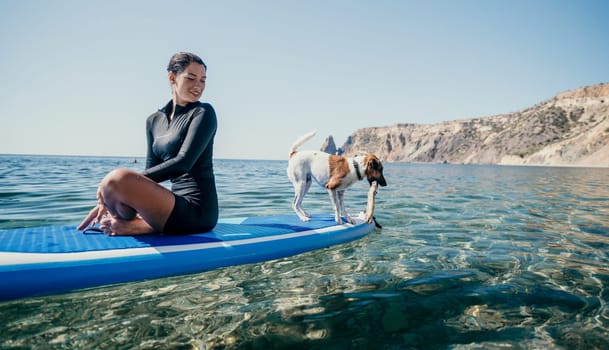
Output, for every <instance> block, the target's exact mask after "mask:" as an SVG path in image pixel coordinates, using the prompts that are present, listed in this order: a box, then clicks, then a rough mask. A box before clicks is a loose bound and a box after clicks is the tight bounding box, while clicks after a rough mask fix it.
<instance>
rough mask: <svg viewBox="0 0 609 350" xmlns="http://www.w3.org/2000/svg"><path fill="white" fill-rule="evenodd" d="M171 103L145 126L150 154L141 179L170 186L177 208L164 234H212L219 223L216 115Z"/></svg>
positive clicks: (198, 105)
mask: <svg viewBox="0 0 609 350" xmlns="http://www.w3.org/2000/svg"><path fill="white" fill-rule="evenodd" d="M172 109H173V102H172V101H170V102H169V103H168V104H167V105H166V106H165V107H163V108H161V109H160V110H158V111H157V112H155V113H153V114H152V115H151V116H150V117H148V119H147V120H146V135H147V140H148V151H147V156H146V170H145V171H144V172H143V175H145V176H147V177H148V178H150V179H152V180H154V181H156V182H162V181H166V180H171V183H172V185H171V191H172V192H173V193H174V196H175V199H176V201H175V205H174V208H173V210H172V212H171V215H170V216H169V219H168V220H167V223H166V224H165V228H164V230H163V231H164V233H167V234H185V233H194V232H205V231H209V230H211V229H212V228H213V227H214V226H215V225H216V223H217V221H218V195H217V193H216V182H215V177H214V170H213V144H214V136H215V135H216V128H217V119H216V112H215V111H214V109H213V107H212V106H211V105H210V104H208V103H202V102H193V103H189V104H187V105H186V106H176V110H175V112H174V114H173V118H172V120H171V121H170V120H169V115H170V114H171V112H172Z"/></svg>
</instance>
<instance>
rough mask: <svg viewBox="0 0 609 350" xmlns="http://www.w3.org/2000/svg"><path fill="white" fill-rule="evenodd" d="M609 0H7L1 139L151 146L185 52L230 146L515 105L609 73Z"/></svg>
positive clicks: (10, 144)
mask: <svg viewBox="0 0 609 350" xmlns="http://www.w3.org/2000/svg"><path fill="white" fill-rule="evenodd" d="M608 19H609V0H583V1H577V0H571V1H561V0H534V1H530V0H522V1H521V0H509V1H508V0H505V1H503V0H499V1H488V0H480V1H458V0H447V1H423V0H420V1H408V0H396V1H384V0H381V1H373V0H370V1H364V0H356V1H352V0H351V1H323V0H322V1H318V0H312V1H264V0H261V1H213V2H210V1H154V0H153V1H148V0H142V1H130V0H116V1H114V0H103V1H97V0H91V1H80V0H75V1H64V0H54V1H47V0H38V1H32V0H22V1H18V0H0V53H1V54H0V62H1V64H0V77H1V78H0V106H1V107H0V108H2V113H1V114H0V118H1V120H2V126H1V127H0V153H25V154H70V155H125V156H143V155H144V153H145V142H146V141H145V136H144V134H145V130H144V129H145V119H146V117H147V116H148V115H149V114H151V113H152V112H153V111H155V110H156V109H158V108H159V107H161V106H162V105H164V104H165V103H166V102H167V101H168V100H169V98H170V89H169V84H168V82H167V76H166V71H165V68H166V65H167V62H168V60H169V57H170V56H171V55H172V54H173V53H175V52H177V51H192V52H195V53H197V54H199V55H200V56H201V57H202V58H203V59H204V60H205V62H206V63H207V65H208V80H207V88H206V91H205V93H204V94H203V98H202V100H203V101H208V102H210V103H212V104H213V105H214V107H215V109H216V112H217V114H218V120H219V129H218V134H217V136H216V146H215V156H216V158H245V159H285V158H286V157H287V151H288V148H289V146H290V145H291V143H292V142H293V141H294V140H295V139H296V138H297V137H299V136H301V135H302V134H304V133H306V132H308V131H311V130H317V131H318V136H317V137H316V138H315V139H314V140H312V141H310V142H309V143H308V144H306V145H305V146H304V147H303V149H305V148H309V149H318V148H319V147H320V145H321V143H322V142H323V139H324V138H325V137H326V136H327V135H330V134H331V135H333V136H334V137H335V140H336V142H337V144H338V146H340V145H342V143H343V142H344V141H345V139H346V138H347V136H349V135H350V134H351V133H352V132H353V131H355V130H356V129H358V128H362V127H370V126H387V125H392V124H396V123H424V124H430V123H437V122H441V121H445V120H454V119H465V118H474V117H485V116H491V115H494V114H500V113H507V112H513V111H517V110H520V109H523V108H526V107H529V106H532V105H534V104H536V103H538V102H541V101H542V100H545V99H548V98H551V97H552V96H554V95H555V94H557V93H559V92H561V91H565V90H570V89H574V88H577V87H581V86H586V85H593V84H598V83H601V82H609V41H608V40H609V39H608V38H609V20H608Z"/></svg>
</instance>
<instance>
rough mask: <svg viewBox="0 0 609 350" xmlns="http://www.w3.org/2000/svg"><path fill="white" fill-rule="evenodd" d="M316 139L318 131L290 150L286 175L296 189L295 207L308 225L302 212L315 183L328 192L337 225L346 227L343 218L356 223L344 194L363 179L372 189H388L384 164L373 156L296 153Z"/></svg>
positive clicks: (306, 215)
mask: <svg viewBox="0 0 609 350" xmlns="http://www.w3.org/2000/svg"><path fill="white" fill-rule="evenodd" d="M313 136H315V131H313V132H310V133H308V134H306V135H304V136H302V137H301V138H299V139H298V140H297V141H296V142H295V143H294V144H293V145H292V148H290V159H289V161H288V169H287V172H288V178H289V179H290V181H291V182H292V185H294V202H293V203H292V207H293V208H294V211H295V212H296V214H297V215H298V217H299V218H300V220H302V221H309V218H310V217H311V216H310V215H309V214H308V213H307V212H306V211H304V209H303V208H302V200H303V198H304V196H305V195H306V194H307V192H308V191H309V188H311V183H312V182H313V180H315V182H317V183H318V184H319V185H321V186H323V187H325V188H326V189H327V190H328V194H329V195H330V200H331V201H332V206H333V207H334V215H335V220H336V222H337V223H339V224H342V223H343V221H342V218H341V215H342V216H343V217H344V218H345V219H346V220H347V221H348V222H350V223H354V221H353V219H351V217H350V216H349V215H348V214H347V211H346V210H345V204H344V202H343V199H344V193H345V190H346V189H347V188H348V187H349V186H351V185H353V184H354V183H355V182H357V181H359V180H362V179H363V178H364V177H366V179H368V182H369V183H370V184H371V185H372V182H373V181H376V182H377V183H378V184H379V185H380V186H387V182H386V181H385V177H384V176H383V164H381V161H380V160H379V159H378V157H377V156H375V155H374V154H368V155H366V156H355V157H353V158H347V157H342V156H337V155H333V154H328V153H325V152H321V151H300V152H299V151H297V149H298V147H300V146H302V144H304V143H305V142H307V141H308V140H310V139H311V138H312V137H313Z"/></svg>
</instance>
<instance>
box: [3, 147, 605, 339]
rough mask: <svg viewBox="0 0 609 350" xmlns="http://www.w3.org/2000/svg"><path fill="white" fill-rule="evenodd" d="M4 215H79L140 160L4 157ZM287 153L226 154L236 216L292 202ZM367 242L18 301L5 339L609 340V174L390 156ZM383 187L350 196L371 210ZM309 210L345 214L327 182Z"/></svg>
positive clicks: (8, 219)
mask: <svg viewBox="0 0 609 350" xmlns="http://www.w3.org/2000/svg"><path fill="white" fill-rule="evenodd" d="M0 162H2V164H3V167H2V169H1V170H0V179H1V180H2V181H0V228H12V227H24V226H36V225H56V224H62V225H63V224H76V223H77V222H78V221H79V220H80V219H81V218H82V217H83V216H84V215H85V214H86V212H87V211H88V210H89V208H90V207H91V206H92V205H93V204H94V203H95V198H94V196H95V189H96V186H97V183H98V182H99V180H100V179H101V177H102V176H103V175H104V174H105V173H106V172H107V171H109V170H111V169H113V168H114V167H117V166H121V167H130V168H132V169H136V170H139V169H141V167H142V161H141V160H140V161H139V162H138V163H133V159H128V158H94V157H89V158H87V157H80V158H79V157H42V156H31V157H24V156H0ZM286 165H287V164H286V162H285V161H237V160H217V161H216V173H217V183H218V191H219V195H220V206H221V215H222V216H224V217H235V216H244V215H266V214H278V213H282V214H291V213H292V211H291V208H290V206H291V201H292V193H293V190H292V187H291V184H290V183H289V181H288V180H287V177H286V175H285V166H286ZM385 171H386V174H385V175H386V177H387V180H388V183H389V186H388V187H384V188H380V189H379V194H378V196H377V207H376V210H377V212H376V217H377V219H378V221H379V222H380V223H381V224H382V225H383V227H384V228H383V230H381V231H377V233H375V234H372V235H369V236H368V237H365V238H363V239H361V240H359V241H356V242H352V243H349V244H345V245H340V246H335V247H330V248H327V249H322V250H318V251H314V252H309V253H305V254H301V255H298V256H295V257H291V258H286V259H280V260H273V261H268V262H265V263H260V264H251V265H244V266H236V267H229V268H224V269H218V270H214V271H209V272H205V273H201V274H195V275H189V276H180V277H173V278H165V279H158V280H152V281H142V282H137V283H129V284H123V285H116V286H108V287H103V288H94V289H89V290H83V291H78V292H74V293H68V294H62V295H56V296H49V297H41V298H29V299H24V300H17V301H11V302H4V303H1V304H0V318H2V320H3V322H2V323H1V324H0V348H7V349H12V348H15V349H16V348H57V349H72V348H137V349H156V348H197V349H236V348H265V349H266V348H275V349H278V348H279V349H281V348H286V349H287V348H375V349H377V348H378V349H398V348H415V349H416V348H421V349H427V348H451V349H480V348H491V349H493V348H496V349H498V348H502V349H503V348H513V349H539V348H543V349H563V348H575V349H579V348H581V349H584V348H599V349H600V348H607V347H609V340H608V339H609V335H608V334H609V331H608V330H609V328H608V327H609V308H608V307H607V301H608V299H609V289H608V287H607V286H608V285H609V256H608V253H607V252H608V249H607V248H609V187H608V186H607V184H608V183H609V170H608V169H571V168H541V167H540V168H528V167H494V166H458V165H422V164H421V165H419V164H387V165H386V167H385ZM366 194H367V188H366V184H364V183H363V182H362V183H359V184H356V185H355V186H354V187H353V188H352V189H350V190H349V191H347V193H346V202H347V205H348V209H349V211H350V212H352V213H356V212H358V211H360V210H363V209H364V208H365V204H366ZM304 206H305V208H308V209H310V210H311V211H313V212H330V211H331V210H332V209H331V206H330V204H329V200H328V197H327V193H326V192H325V190H324V189H322V188H316V187H314V188H313V189H312V191H311V193H310V194H309V195H308V196H307V197H306V198H305V202H304Z"/></svg>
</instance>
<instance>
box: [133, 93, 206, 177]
mask: <svg viewBox="0 0 609 350" xmlns="http://www.w3.org/2000/svg"><path fill="white" fill-rule="evenodd" d="M196 108H197V111H196V112H195V113H194V115H193V117H192V119H191V121H190V124H189V126H188V131H187V132H186V136H185V138H184V142H183V143H182V146H181V147H180V150H179V151H178V153H177V154H176V156H175V157H173V158H171V159H169V160H167V161H165V162H163V163H160V164H157V165H155V166H153V167H151V168H148V169H146V170H145V171H144V172H143V175H145V176H147V177H148V178H150V179H152V180H154V181H156V182H161V181H165V180H169V179H171V178H173V177H177V176H180V175H182V174H184V173H186V172H188V171H189V170H190V169H191V168H192V166H193V165H194V164H195V162H196V161H197V159H199V157H200V156H201V154H202V153H203V151H205V149H206V148H207V146H208V145H209V144H210V142H212V141H213V138H214V135H215V134H216V128H217V120H216V112H215V111H214V109H213V107H212V106H211V105H210V104H203V105H202V106H201V107H196ZM149 147H151V146H149Z"/></svg>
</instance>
